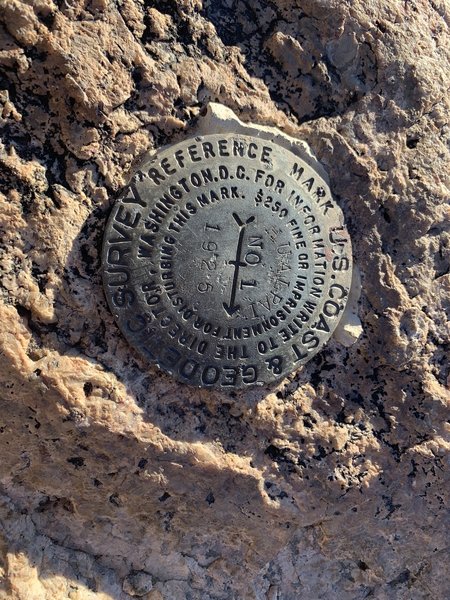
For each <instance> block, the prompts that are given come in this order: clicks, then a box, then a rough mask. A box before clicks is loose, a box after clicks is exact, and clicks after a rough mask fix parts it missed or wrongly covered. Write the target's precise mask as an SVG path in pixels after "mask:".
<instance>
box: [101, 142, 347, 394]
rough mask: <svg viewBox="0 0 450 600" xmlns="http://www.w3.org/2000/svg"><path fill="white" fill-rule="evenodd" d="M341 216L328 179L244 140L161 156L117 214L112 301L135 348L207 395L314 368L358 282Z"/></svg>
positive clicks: (110, 260)
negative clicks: (352, 285) (204, 389)
mask: <svg viewBox="0 0 450 600" xmlns="http://www.w3.org/2000/svg"><path fill="white" fill-rule="evenodd" d="M351 267H352V259H351V246H350V241H349V236H348V233H347V230H346V228H345V225H344V222H343V215H342V212H341V210H340V209H339V207H338V206H337V205H336V203H335V201H334V200H333V198H332V196H331V193H330V190H329V188H328V186H327V184H326V183H325V181H324V180H323V179H322V178H321V177H320V175H319V174H318V173H317V172H316V170H314V169H313V168H312V167H311V166H309V165H308V164H307V163H306V162H304V161H303V160H301V159H300V158H299V157H298V156H297V155H296V154H294V153H292V152H290V151H289V150H286V149H285V148H284V147H282V146H279V145H277V144H275V143H273V142H271V141H267V140H263V139H259V138H256V137H251V136H248V135H241V134H231V133H229V134H215V135H206V136H203V137H196V138H191V139H188V140H185V141H183V142H181V143H179V144H176V145H173V146H171V147H169V148H166V149H164V150H163V151H161V152H159V153H157V155H156V156H155V157H153V158H152V159H151V160H150V161H149V162H147V163H146V164H145V165H143V166H142V167H141V169H140V170H139V171H138V172H137V173H136V174H135V176H134V178H133V180H132V182H131V183H130V184H129V186H128V187H127V188H126V189H125V190H124V192H123V193H122V195H121V197H120V199H119V200H118V201H117V202H116V204H115V205H114V207H113V209H112V212H111V216H110V218H109V221H108V224H107V228H106V233H105V238H104V246H103V277H104V286H105V291H106V296H107V299H108V302H109V305H110V308H111V311H112V312H113V314H114V316H115V318H116V319H117V322H118V324H119V327H120V329H121V330H122V332H123V334H124V335H125V337H126V338H127V339H128V341H129V343H130V344H131V345H132V346H133V347H134V348H136V349H137V350H138V351H139V352H140V353H141V354H142V355H144V356H145V357H146V358H147V359H148V360H150V361H152V362H155V363H156V364H158V365H159V366H160V367H161V368H162V369H164V370H165V371H167V372H169V373H171V374H173V375H174V376H175V377H177V378H178V379H180V380H181V381H184V382H186V383H190V384H193V385H197V386H202V387H216V388H221V389H225V390H231V389H235V388H242V387H246V386H251V385H255V384H263V383H268V382H271V381H274V380H276V379H279V378H281V377H282V376H284V375H286V374H288V373H289V372H291V371H293V370H294V369H296V368H298V367H299V366H300V365H302V364H304V363H306V362H307V361H308V360H309V359H310V358H311V357H312V356H314V355H315V354H316V353H317V352H318V351H319V350H320V349H321V347H322V346H323V345H324V343H325V342H326V341H327V340H328V338H329V337H330V336H331V334H332V332H333V330H334V329H335V327H336V325H337V324H338V322H339V319H340V317H341V315H342V313H343V310H344V307H345V303H346V299H347V297H348V293H349V289H350V282H351Z"/></svg>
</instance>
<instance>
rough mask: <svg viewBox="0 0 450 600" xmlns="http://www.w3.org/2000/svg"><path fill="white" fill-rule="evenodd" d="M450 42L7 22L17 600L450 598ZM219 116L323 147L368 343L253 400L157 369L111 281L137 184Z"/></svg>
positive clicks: (325, 32)
mask: <svg viewBox="0 0 450 600" xmlns="http://www.w3.org/2000/svg"><path fill="white" fill-rule="evenodd" d="M449 26H450V6H449V4H448V2H447V1H446V0H435V1H434V2H425V1H422V0H417V1H414V2H392V1H388V0H373V1H371V2H363V1H361V0H356V1H354V2H351V3H350V2H340V1H337V0H302V2H298V1H296V0H278V1H277V2H269V1H267V2H266V1H259V0H258V1H256V0H247V1H245V2H244V1H242V2H241V1H239V2H237V1H234V0H224V1H222V2H218V1H216V0H204V1H203V2H201V1H200V0H182V1H179V2H172V1H167V2H166V1H157V2H154V3H152V4H151V6H150V5H149V3H147V2H144V1H143V0H121V1H120V2H113V1H112V0H70V1H66V0H64V1H60V0H54V1H52V0H0V68H1V85H0V89H1V93H0V126H1V132H2V142H1V146H0V163H1V194H0V203H1V210H0V229H1V234H0V243H1V251H0V252H1V253H0V272H1V286H0V291H1V305H0V312H1V328H0V344H1V350H0V385H1V387H0V398H1V409H0V410H1V412H0V445H1V454H2V459H1V461H0V482H1V499H2V501H1V509H0V514H1V517H0V594H1V596H2V597H4V598H14V599H18V600H19V599H20V600H30V599H31V600H34V599H36V600H41V599H49V600H50V599H52V600H53V599H63V598H70V599H72V600H85V599H94V598H95V599H107V598H114V600H119V599H120V600H122V599H126V598H130V597H133V596H132V594H133V593H134V594H135V595H136V590H138V593H140V592H141V591H142V590H143V589H144V588H145V586H144V588H143V587H142V586H141V587H140V588H139V589H138V587H139V585H138V584H139V581H137V580H136V577H137V576H136V573H144V574H145V577H148V580H146V581H147V583H148V582H151V585H152V586H153V588H152V589H150V587H149V586H147V587H148V591H146V590H145V591H144V595H143V596H141V597H144V598H148V599H153V600H156V599H158V600H178V599H179V600H182V599H183V600H184V599H186V598H191V599H199V600H200V599H201V600H205V599H214V600H222V599H223V600H230V599H231V598H236V599H257V600H266V599H270V600H274V599H278V600H294V599H295V600H303V599H308V600H309V599H310V598H325V599H335V598H339V599H340V600H346V599H348V600H355V599H358V598H361V599H362V598H367V597H372V598H379V599H383V600H384V599H386V598H387V599H395V600H398V599H404V600H409V599H411V598H414V599H422V598H424V599H425V598H446V597H449V596H450V590H449V588H448V577H447V570H448V568H447V564H448V551H447V547H448V535H447V531H448V513H447V511H446V503H445V501H446V495H447V493H448V472H447V470H446V469H447V465H448V463H447V458H448V451H449V447H450V446H449V441H448V437H447V436H448V429H447V427H448V403H449V385H450V380H449V367H448V348H449V343H450V331H449V326H448V311H449V308H450V306H449V297H450V294H449V292H450V275H449V272H448V271H449V258H450V256H449V254H450V250H449V239H450V236H449V224H450V207H449V184H450V181H449V180H450V168H449V167H450V164H449V163H450V161H449V157H450V127H449V124H448V115H449V109H450V106H449V105H450V100H449V98H450V97H449V88H450V64H449V63H450V35H449ZM209 101H214V102H220V103H222V104H223V105H225V106H228V107H229V108H231V109H232V110H233V111H235V112H236V113H237V114H238V115H239V117H240V119H241V120H242V121H245V122H253V123H258V124H260V125H267V126H276V127H279V128H280V129H282V130H283V131H285V132H286V133H288V134H290V135H292V136H295V137H299V138H301V139H303V140H305V141H306V142H307V143H308V144H309V146H310V147H311V148H312V150H313V152H314V153H315V155H316V156H317V157H318V159H319V160H320V162H321V163H322V165H323V166H324V168H325V169H326V170H327V172H328V175H329V179H330V183H331V186H332V189H333V191H334V194H335V197H336V199H337V200H338V202H339V203H340V205H341V207H342V209H343V211H344V213H345V216H346V220H347V222H348V225H349V230H350V233H351V237H352V242H353V251H354V260H355V264H356V265H357V266H358V269H359V272H360V277H361V296H360V298H359V300H358V301H357V310H358V315H359V318H360V320H361V324H362V331H363V333H362V335H360V337H359V338H358V339H357V340H356V342H355V343H351V344H350V343H349V344H346V343H343V342H345V339H344V338H341V339H340V340H339V339H334V340H332V341H331V342H330V343H329V344H328V345H327V347H326V348H325V349H324V350H323V351H322V352H321V353H320V354H319V355H318V356H316V357H315V358H314V359H313V360H312V361H311V362H310V363H309V364H308V365H307V366H306V367H305V368H304V369H303V370H301V371H299V372H297V373H294V374H293V375H292V376H290V377H289V379H287V380H285V381H283V382H281V383H280V384H279V385H278V386H277V387H275V388H270V389H269V388H267V389H258V390H254V391H251V392H245V393H244V392H243V393H240V394H236V395H234V396H231V395H226V394H222V393H220V392H210V391H205V390H192V389H191V388H189V387H186V386H182V385H180V384H178V383H176V382H175V381H173V380H171V379H170V378H169V377H168V376H166V375H165V374H163V373H161V372H159V371H157V370H155V369H153V368H149V367H148V366H147V365H146V364H145V363H144V362H143V360H141V358H140V357H139V356H137V355H136V353H135V352H133V351H132V350H131V349H130V348H129V347H128V345H127V344H126V343H125V341H124V339H123V338H122V336H121V335H120V333H119V331H118V329H117V327H116V326H115V324H114V322H113V319H112V316H111V315H110V313H109V312H108V310H107V307H106V304H105V299H104V296H103V292H102V286H101V280H100V274H99V266H100V264H99V252H100V246H101V239H102V231H103V228H104V225H105V220H106V218H107V215H108V211H109V208H110V206H111V203H112V202H113V199H114V195H115V193H116V192H117V190H119V189H120V188H121V186H122V185H123V184H124V183H125V182H126V180H127V177H128V176H129V173H130V172H131V171H132V168H133V164H135V161H138V160H139V159H140V158H141V156H142V155H143V154H144V153H145V152H146V151H148V150H149V149H152V148H155V147H158V146H161V145H164V144H167V143H170V142H173V141H176V140H178V139H182V137H183V136H184V135H186V134H188V133H189V132H190V131H191V129H192V127H194V126H195V123H196V119H197V117H198V116H199V114H200V112H201V111H202V109H203V108H204V107H205V106H206V104H207V103H208V102H209ZM355 302H356V300H355ZM347 333H348V334H349V335H350V336H351V333H352V332H351V331H349V332H347ZM356 337H357V336H356ZM352 341H354V340H352ZM135 580H136V581H135Z"/></svg>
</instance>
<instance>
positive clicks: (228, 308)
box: [223, 213, 255, 317]
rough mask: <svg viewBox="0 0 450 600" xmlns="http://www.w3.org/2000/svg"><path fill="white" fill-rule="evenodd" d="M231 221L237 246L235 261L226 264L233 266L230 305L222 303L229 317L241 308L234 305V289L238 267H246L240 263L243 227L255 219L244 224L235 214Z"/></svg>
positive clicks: (252, 218) (237, 277)
mask: <svg viewBox="0 0 450 600" xmlns="http://www.w3.org/2000/svg"><path fill="white" fill-rule="evenodd" d="M233 219H234V220H235V221H236V223H237V224H238V226H239V230H240V231H239V239H238V244H237V248H236V259H235V260H230V261H229V263H228V264H230V265H234V275H233V285H232V287H231V298H230V303H229V304H227V303H226V302H224V303H223V307H224V309H225V310H226V312H227V313H228V315H229V316H230V317H231V316H233V315H234V313H235V312H237V311H238V310H239V309H240V308H241V306H240V304H235V303H234V301H235V299H236V289H237V283H238V279H239V267H246V266H247V265H246V264H245V263H244V262H242V261H241V252H242V242H243V240H244V234H245V226H246V225H247V224H248V223H251V222H252V221H254V220H255V217H249V218H248V219H247V220H246V221H245V223H244V221H241V219H240V218H239V215H238V214H237V213H233Z"/></svg>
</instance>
